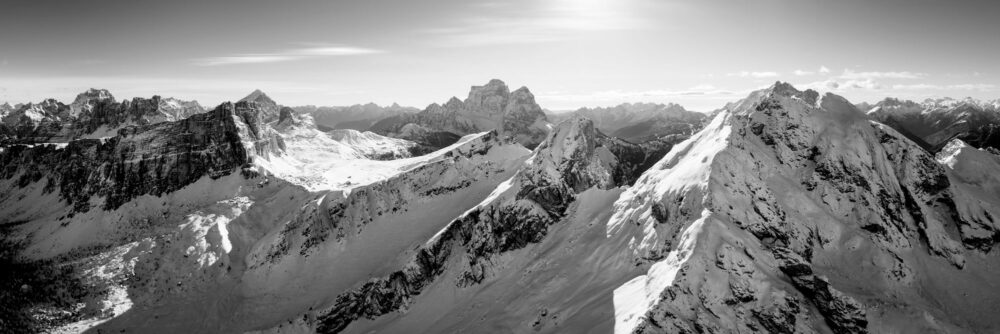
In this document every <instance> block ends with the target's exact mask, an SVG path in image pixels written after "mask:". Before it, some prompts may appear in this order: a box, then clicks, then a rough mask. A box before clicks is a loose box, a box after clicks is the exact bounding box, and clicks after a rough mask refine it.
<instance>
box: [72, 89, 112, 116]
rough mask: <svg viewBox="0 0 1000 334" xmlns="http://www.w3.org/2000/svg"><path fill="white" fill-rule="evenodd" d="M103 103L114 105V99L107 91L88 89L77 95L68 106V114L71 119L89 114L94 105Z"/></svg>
mask: <svg viewBox="0 0 1000 334" xmlns="http://www.w3.org/2000/svg"><path fill="white" fill-rule="evenodd" d="M103 101H109V102H111V103H114V102H115V97H114V96H113V95H111V92H109V91H108V90H107V89H96V88H91V89H88V90H87V91H85V92H83V93H80V94H78V95H77V96H76V99H75V100H73V103H71V104H70V110H71V111H70V114H71V115H72V116H73V117H79V116H80V114H82V113H85V112H90V111H91V110H92V109H93V108H94V104H96V103H97V102H103Z"/></svg>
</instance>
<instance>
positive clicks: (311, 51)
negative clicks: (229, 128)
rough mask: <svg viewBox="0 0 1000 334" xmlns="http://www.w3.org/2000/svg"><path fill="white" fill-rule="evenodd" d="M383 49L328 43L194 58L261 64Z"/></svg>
mask: <svg viewBox="0 0 1000 334" xmlns="http://www.w3.org/2000/svg"><path fill="white" fill-rule="evenodd" d="M383 52H384V51H382V50H376V49H369V48H362V47H356V46H348V45H328V46H313V47H307V48H295V49H288V50H283V51H280V52H274V53H248V54H238V55H230V56H221V57H207V58H198V59H194V60H193V62H194V64H195V65H198V66H220V65H239V64H261V63H277V62H286V61H293V60H303V59H314V58H322V57H341V56H357V55H367V54H376V53H383Z"/></svg>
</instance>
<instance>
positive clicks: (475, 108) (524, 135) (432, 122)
mask: <svg viewBox="0 0 1000 334" xmlns="http://www.w3.org/2000/svg"><path fill="white" fill-rule="evenodd" d="M546 124H547V120H546V116H545V113H544V112H542V109H541V107H539V106H538V104H537V103H535V97H534V95H532V94H531V92H530V91H528V89H527V88H525V87H521V88H519V89H517V90H515V91H514V92H511V91H510V89H508V88H507V85H506V84H505V83H504V82H503V81H500V80H496V79H493V80H490V82H489V83H487V84H486V85H483V86H473V87H472V90H471V91H470V92H469V96H468V97H467V98H466V99H465V101H462V100H459V99H458V98H454V97H453V98H451V99H450V100H448V102H446V103H445V104H444V105H439V104H432V105H430V106H428V107H427V109H424V111H421V112H419V113H416V114H405V115H399V116H395V117H390V118H386V119H384V120H381V121H379V122H377V123H375V124H374V125H372V127H371V129H370V130H371V131H373V132H376V133H379V134H382V135H387V136H391V137H398V138H403V139H408V140H413V141H416V142H418V143H421V144H425V145H432V146H447V145H448V144H450V143H447V142H441V141H440V140H438V139H439V138H442V137H453V138H456V140H457V138H458V137H461V136H463V135H467V134H470V133H476V132H483V131H489V130H494V129H496V130H498V132H499V133H500V135H501V136H504V137H510V138H514V139H515V140H517V141H518V142H519V143H521V144H522V145H525V146H526V147H529V148H533V147H535V146H536V145H538V143H539V142H541V140H542V139H544V138H545V134H546V132H547V127H546ZM414 128H418V129H420V131H414ZM445 133H446V134H450V136H449V135H445ZM441 144H444V145H441Z"/></svg>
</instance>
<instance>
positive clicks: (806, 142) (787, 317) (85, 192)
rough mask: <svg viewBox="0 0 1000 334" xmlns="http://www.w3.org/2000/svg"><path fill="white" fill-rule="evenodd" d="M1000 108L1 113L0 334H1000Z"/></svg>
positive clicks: (519, 99)
mask: <svg viewBox="0 0 1000 334" xmlns="http://www.w3.org/2000/svg"><path fill="white" fill-rule="evenodd" d="M991 103H992V102H979V101H972V100H962V101H956V100H934V101H925V102H922V103H914V102H908V101H900V100H895V99H887V100H885V101H882V102H879V103H877V104H875V105H871V106H865V105H861V106H860V107H859V106H858V105H855V104H852V103H851V102H850V101H848V100H847V99H845V98H843V97H841V96H838V95H835V94H830V93H827V94H820V93H819V92H816V91H813V90H804V91H803V90H798V89H796V88H795V87H793V86H792V85H790V84H787V83H782V82H776V83H775V84H773V85H771V86H769V87H767V88H763V89H760V90H757V91H754V92H751V93H750V94H748V95H747V96H746V97H744V98H742V99H739V100H737V101H733V102H731V103H728V104H726V106H724V107H723V108H721V109H719V110H718V111H717V112H715V113H714V114H713V115H711V116H709V115H704V114H699V113H692V112H690V111H686V110H684V109H683V108H682V107H680V106H677V105H670V104H668V105H662V104H625V105H620V106H616V107H611V108H584V109H581V110H577V111H575V112H572V113H571V114H567V115H556V116H553V115H546V114H545V113H544V112H543V111H542V109H541V108H540V106H539V105H538V104H537V103H535V101H534V96H533V95H532V94H531V92H530V91H529V90H528V89H527V88H523V87H522V88H519V89H516V90H513V91H511V90H510V89H509V88H508V87H507V86H506V84H505V83H503V82H502V81H500V80H491V81H489V82H488V83H487V84H485V85H482V86H472V88H471V90H470V92H469V94H468V97H467V98H466V99H464V100H460V99H458V98H452V99H450V100H449V101H448V102H446V103H445V104H443V105H439V104H432V105H431V106H429V107H427V108H425V109H424V110H421V111H416V112H414V111H413V110H410V109H409V108H403V107H398V106H391V107H387V108H382V107H378V106H374V105H367V106H359V107H356V108H355V107H346V108H344V109H336V110H335V109H334V108H330V109H324V108H319V107H316V108H314V109H313V108H311V107H298V108H291V107H288V106H282V105H281V104H279V103H277V102H276V101H274V100H272V99H271V98H270V97H268V96H267V94H265V93H263V92H262V91H259V90H257V91H254V92H253V93H251V94H250V95H248V96H247V97H246V98H244V99H242V100H240V101H237V102H235V103H232V102H225V103H222V104H220V105H218V106H216V107H215V108H212V109H211V110H208V111H205V110H203V109H201V108H200V106H198V105H197V104H196V103H193V102H184V101H180V100H173V99H164V98H160V97H156V96H154V97H153V98H150V99H143V98H136V99H132V100H128V101H121V102H118V101H116V100H115V99H114V97H113V96H112V95H111V94H110V93H109V92H107V91H104V90H96V89H92V90H88V91H87V92H84V93H83V94H80V96H79V97H77V98H76V99H75V100H74V102H73V103H71V104H69V105H67V104H63V103H61V102H58V101H55V100H45V101H43V102H41V103H32V104H26V105H17V106H11V105H2V106H0V112H2V113H3V114H2V119H0V121H2V123H3V125H2V127H0V130H2V131H3V132H0V133H2V134H3V135H4V137H3V142H2V143H0V231H2V233H0V266H2V267H3V268H4V270H3V271H2V277H3V284H0V302H2V303H0V304H2V306H3V307H0V320H2V321H0V332H4V333H6V332H57V333H65V332H71V333H76V332H102V333H103V332H108V333H120V332H137V333H217V332H220V333H246V332H267V333H371V332H379V333H409V332H414V333H442V332H444V333H451V332H460V333H465V332H470V333H471V332H484V331H486V332H512V333H535V332H538V333H578V332H588V333H589V332H597V333H608V332H614V333H703V332H704V333H728V332H739V333H883V332H920V333H923V332H932V333H966V332H968V333H981V332H995V330H996V329H997V328H1000V318H997V317H995V316H994V315H995V314H994V313H996V311H995V309H996V308H995V306H996V301H997V300H1000V290H998V289H995V288H994V285H995V283H993V282H994V281H995V278H996V277H998V275H1000V259H998V257H997V256H996V254H995V253H996V251H995V248H996V246H997V244H998V243H1000V221H998V220H997V217H1000V174H998V173H995V171H996V170H998V169H1000V155H998V154H996V153H997V151H996V150H995V149H994V148H993V146H990V145H991V143H992V142H991V141H990V139H989V138H991V137H990V135H991V133H992V132H990V131H987V130H988V129H987V130H984V127H988V126H989V125H990V124H994V123H991V122H994V121H995V118H994V117H995V116H993V115H992V114H991V113H996V112H997V107H998V105H997V104H995V103H994V104H991ZM860 108H864V109H865V110H862V109H860ZM365 110H370V111H373V112H374V113H376V114H379V113H381V114H380V116H377V117H372V118H368V117H364V116H365V112H366V111H365ZM320 115H327V116H325V117H330V118H328V119H327V120H328V121H329V122H328V123H326V124H328V125H329V126H325V125H321V124H317V123H318V121H317V120H316V118H317V117H318V116H320ZM383 116H384V118H380V119H378V120H374V118H378V117H383ZM365 122H372V125H371V126H370V127H369V128H367V129H366V130H365V131H361V130H357V129H349V128H344V127H347V125H343V124H345V123H346V124H361V125H363V123H365ZM336 127H341V128H339V129H333V128H336ZM614 134H621V135H622V136H626V137H627V139H628V140H626V138H619V137H617V136H615V135H614ZM963 138H966V139H970V142H968V143H967V142H966V141H964V139H963ZM981 138H985V139H982V140H980V139H981ZM973 143H975V144H973ZM976 145H979V146H980V147H984V148H983V149H980V148H977V147H976Z"/></svg>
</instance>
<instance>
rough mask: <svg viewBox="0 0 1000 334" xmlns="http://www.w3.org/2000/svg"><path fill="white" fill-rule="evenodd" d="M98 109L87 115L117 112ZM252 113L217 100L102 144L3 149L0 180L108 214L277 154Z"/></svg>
mask: <svg viewBox="0 0 1000 334" xmlns="http://www.w3.org/2000/svg"><path fill="white" fill-rule="evenodd" d="M134 101H135V102H133V103H123V104H121V105H120V106H122V107H121V108H126V109H127V110H130V111H136V112H143V111H145V110H149V109H148V108H155V107H156V105H157V102H158V101H157V99H156V98H154V99H153V100H143V99H136V100H134ZM104 106H105V105H102V104H98V105H97V107H96V108H95V112H94V114H95V117H102V116H104V115H119V114H123V113H118V112H116V110H107V109H105V108H108V107H104ZM112 106H114V105H112ZM260 113H261V110H260V108H259V106H257V105H255V104H254V103H247V102H240V103H236V104H233V103H224V104H222V105H220V106H218V107H216V108H215V109H214V110H212V111H211V112H208V113H204V114H198V115H195V116H192V117H190V118H188V119H184V120H181V121H177V122H163V123H157V124H152V125H145V126H131V127H126V128H124V129H122V130H121V131H119V133H118V135H117V136H115V137H111V138H107V139H81V140H74V141H72V142H70V143H68V144H67V145H66V146H65V147H57V146H55V145H39V146H34V147H29V146H22V145H14V146H9V147H7V148H5V149H4V150H3V151H2V152H0V177H2V178H4V179H16V180H17V184H18V185H19V186H21V187H24V186H27V185H29V184H31V183H34V182H39V181H44V182H46V184H47V185H46V191H48V192H52V191H58V192H59V194H60V195H61V197H62V199H64V200H65V201H66V202H68V203H70V204H72V205H73V206H74V207H75V210H76V211H86V210H88V209H89V208H90V207H91V206H92V205H99V206H100V207H102V208H104V209H115V208H117V207H118V206H120V205H122V204H123V203H126V202H128V201H129V200H131V199H133V198H135V197H137V196H140V195H145V194H153V195H160V194H163V193H168V192H171V191H175V190H177V189H180V188H182V187H184V186H186V185H188V184H190V183H192V182H194V181H196V180H198V179H199V178H201V177H203V176H209V177H213V178H217V177H220V176H223V175H227V174H229V173H232V172H234V171H237V170H238V169H239V168H241V167H243V166H245V165H247V164H248V163H250V162H251V161H252V160H253V157H254V156H255V155H259V154H264V153H265V152H269V151H273V150H280V149H283V147H282V146H283V143H282V142H281V140H280V138H279V137H277V136H276V135H275V134H274V133H273V130H270V128H265V127H263V122H262V121H261V119H260ZM124 114H128V113H124ZM97 199H103V201H96V202H95V200H97Z"/></svg>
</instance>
